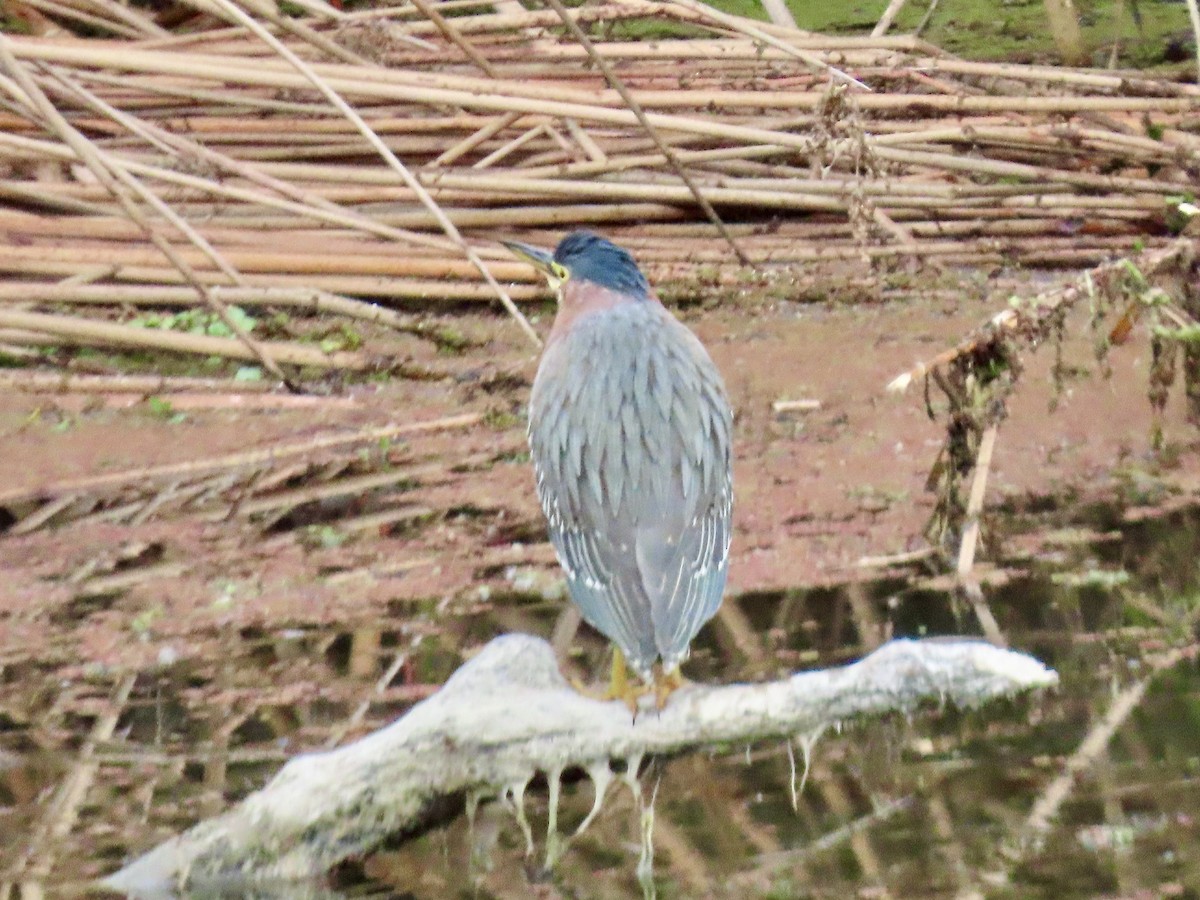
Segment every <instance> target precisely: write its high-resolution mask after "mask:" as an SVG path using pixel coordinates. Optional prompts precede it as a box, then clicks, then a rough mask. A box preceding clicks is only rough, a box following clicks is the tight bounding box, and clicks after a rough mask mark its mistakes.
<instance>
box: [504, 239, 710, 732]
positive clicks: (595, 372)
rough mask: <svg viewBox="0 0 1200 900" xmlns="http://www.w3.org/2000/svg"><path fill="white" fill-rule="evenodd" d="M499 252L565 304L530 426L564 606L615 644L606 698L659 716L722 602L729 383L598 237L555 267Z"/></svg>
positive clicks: (562, 246)
mask: <svg viewBox="0 0 1200 900" xmlns="http://www.w3.org/2000/svg"><path fill="white" fill-rule="evenodd" d="M503 243H504V244H505V245H506V246H507V247H508V248H509V250H511V251H512V252H513V253H514V255H516V256H517V257H518V258H520V259H523V260H524V261H526V262H528V263H530V264H532V265H533V266H534V267H535V268H536V269H537V270H538V271H539V272H541V273H542V274H543V275H544V276H545V277H546V280H547V281H548V282H549V285H550V287H551V289H553V291H554V292H555V294H556V298H557V310H556V314H555V318H554V323H553V325H552V327H551V329H550V333H549V335H548V337H547V340H546V345H545V349H544V351H543V353H542V357H541V361H540V363H539V365H538V370H537V375H536V376H535V378H534V382H533V388H532V391H531V393H530V400H529V427H528V437H529V447H530V456H531V457H532V460H533V467H534V472H535V476H536V485H537V494H538V499H539V501H540V503H541V507H542V511H543V513H544V514H545V517H546V521H547V524H548V528H549V534H550V541H551V543H552V544H553V546H554V549H555V552H556V555H557V557H558V561H559V563H560V564H561V565H562V568H563V570H564V572H565V574H566V581H567V588H568V592H569V594H570V597H571V600H572V601H573V602H574V603H575V605H576V606H577V607H579V610H580V612H581V613H582V615H583V618H584V619H585V620H586V621H587V622H588V623H589V624H591V625H592V626H593V627H594V628H595V629H596V630H598V631H599V632H600V633H602V634H603V635H605V636H606V637H607V638H608V639H609V640H610V641H611V642H612V643H613V645H614V651H613V663H612V674H611V678H610V683H609V688H608V692H607V694H606V695H605V696H606V697H608V698H620V699H623V700H625V701H626V702H627V703H629V704H630V706H631V708H634V709H636V707H637V703H638V702H639V698H640V697H641V696H642V695H644V694H647V693H650V692H651V691H653V692H654V694H655V696H656V698H657V703H658V707H659V708H660V709H661V708H663V706H664V705H665V703H666V700H667V698H668V697H669V696H670V694H671V693H672V692H673V691H674V690H676V689H677V688H679V687H680V686H682V684H683V683H684V679H683V678H682V675H681V674H680V671H679V668H680V665H681V664H682V663H683V661H684V660H685V659H686V658H687V656H688V653H689V648H690V645H691V642H692V640H693V638H695V637H696V634H697V633H698V632H699V631H700V629H701V627H702V626H703V625H704V624H705V623H706V622H707V621H708V620H709V619H711V618H712V617H713V616H714V615H716V613H717V610H718V609H719V607H720V605H721V601H722V599H723V597H724V593H725V584H726V576H727V574H728V569H729V546H730V537H731V531H730V523H731V517H732V512H733V472H732V451H731V441H732V431H733V414H732V411H731V409H730V405H729V399H728V396H727V394H726V391H725V385H724V382H723V381H722V378H721V374H720V372H719V371H718V369H717V367H716V365H715V364H714V363H713V361H712V358H711V357H710V356H709V354H708V351H707V350H705V348H704V345H703V344H702V343H701V342H700V340H699V338H697V337H696V335H695V334H693V333H692V331H691V330H690V329H688V328H687V326H685V325H684V324H683V323H682V322H680V321H679V320H678V319H677V318H675V316H674V315H672V313H671V312H670V311H669V310H668V309H667V308H666V307H665V306H663V304H662V302H661V301H660V300H659V298H658V297H657V295H656V294H655V292H654V291H653V290H652V289H651V287H650V284H649V282H648V281H647V280H646V277H645V275H643V274H642V271H641V270H640V269H639V268H638V265H637V262H636V260H635V259H634V257H633V256H632V254H630V253H629V251H628V250H625V249H624V248H622V247H619V246H617V245H616V244H614V243H612V242H611V241H609V240H607V239H605V238H603V237H601V236H599V235H597V234H594V233H592V232H590V231H573V232H571V233H570V234H568V235H567V236H566V237H564V238H563V239H562V240H561V241H560V242H559V244H558V246H557V247H556V248H555V249H554V251H553V252H550V251H548V250H543V249H540V248H538V247H533V246H530V245H528V244H522V243H518V242H515V241H504V242H503ZM626 664H628V667H629V668H632V669H633V671H634V672H635V673H636V674H637V676H638V677H639V678H640V679H641V682H642V685H641V687H637V686H635V685H633V684H631V683H630V681H629V680H628V672H627V668H626Z"/></svg>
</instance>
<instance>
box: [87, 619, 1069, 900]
mask: <svg viewBox="0 0 1200 900" xmlns="http://www.w3.org/2000/svg"><path fill="white" fill-rule="evenodd" d="M1057 680H1058V677H1057V675H1056V674H1055V673H1054V672H1053V671H1052V670H1049V669H1047V668H1046V667H1045V666H1043V665H1042V664H1041V663H1039V662H1038V661H1037V660H1035V659H1033V658H1031V657H1029V656H1025V655H1023V654H1020V653H1015V652H1011V651H1007V650H1002V649H999V648H997V647H993V646H992V645H990V644H987V643H984V642H981V641H974V640H928V641H906V640H902V641H894V642H892V643H889V644H886V645H885V646H883V647H881V648H880V649H879V650H876V651H875V652H874V653H872V654H871V655H870V656H868V657H866V658H865V659H863V660H861V661H859V662H857V663H854V664H853V665H849V666H845V667H843V668H838V669H828V670H823V671H815V672H802V673H799V674H796V675H793V676H791V677H790V678H786V679H783V680H780V681H775V682H770V683H766V684H737V685H726V686H721V687H701V686H695V685H693V686H688V687H685V688H683V689H682V690H680V691H679V692H677V693H676V694H675V695H673V696H672V698H671V700H670V702H669V703H668V704H667V707H666V709H664V710H662V711H661V712H659V711H656V710H653V709H647V710H644V711H642V712H641V713H639V715H638V716H637V717H636V719H635V718H634V717H632V716H631V715H630V713H629V710H628V709H627V708H626V707H625V706H624V704H622V703H620V702H607V703H605V702H600V701H597V700H592V699H589V698H587V697H585V696H582V695H581V694H579V693H577V692H576V691H575V690H574V689H572V688H571V687H570V685H568V684H567V682H566V681H565V679H564V678H563V676H562V674H561V673H560V672H559V669H558V666H557V663H556V661H555V658H554V653H553V651H552V650H551V648H550V645H549V644H547V643H546V642H545V641H543V640H540V639H539V638H534V637H530V636H527V635H506V636H503V637H499V638H496V639H495V640H493V641H492V642H491V643H489V644H488V645H487V646H486V647H484V648H483V650H482V651H481V652H480V653H479V654H478V655H477V656H476V657H475V658H473V659H472V660H470V661H469V662H467V663H466V664H465V665H463V666H462V667H461V668H460V669H459V670H458V671H457V672H456V673H455V674H454V675H453V676H452V677H451V678H450V679H449V681H447V683H446V685H445V687H444V688H443V689H442V690H441V691H440V692H439V693H437V694H436V695H434V696H433V697H430V698H429V699H428V700H426V701H424V702H423V703H420V704H418V705H417V706H415V707H414V708H413V709H412V710H410V711H409V712H408V713H407V714H406V715H405V716H403V717H401V718H400V719H398V720H397V721H396V722H394V723H392V724H391V725H389V726H387V727H386V728H383V729H381V730H379V731H376V732H374V733H372V734H370V735H368V736H367V737H365V738H363V739H361V740H359V741H357V742H355V743H353V744H350V745H348V746H346V747H342V748H339V749H337V750H332V751H328V752H323V753H309V754H305V755H302V756H298V757H296V758H295V759H293V760H291V761H290V762H289V763H288V764H287V765H285V766H284V768H283V769H282V771H280V772H279V774H278V775H276V776H275V778H273V779H272V780H271V781H270V782H269V783H268V784H267V785H266V786H265V787H264V788H263V789H262V790H260V791H258V792H256V793H255V794H252V795H251V796H250V797H248V798H246V800H244V801H243V802H242V803H240V804H239V805H238V806H236V807H234V808H233V809H231V810H230V811H228V812H226V813H225V814H223V815H221V816H218V817H216V818H214V819H210V820H207V821H204V822H201V823H199V824H198V825H196V826H195V827H193V828H192V829H190V830H189V831H187V832H185V833H184V834H182V835H179V836H177V837H175V838H172V839H171V840H169V841H167V842H165V843H163V844H161V845H159V846H158V847H156V848H155V849H153V850H151V851H150V852H149V853H147V854H145V855H144V856H142V857H140V858H138V859H137V860H135V861H133V862H132V863H130V864H129V865H128V866H126V867H125V868H124V869H122V870H121V871H119V872H117V873H115V874H114V875H112V876H110V877H109V878H108V879H107V880H106V882H105V884H106V886H108V887H110V888H113V889H116V890H120V891H124V892H126V893H130V894H133V895H140V896H147V895H151V894H158V895H161V894H163V893H164V892H172V891H179V890H182V889H187V888H190V889H197V888H202V887H203V886H205V885H212V884H215V883H222V884H224V885H226V886H228V885H229V884H230V883H231V882H232V883H237V882H240V881H243V880H244V881H246V882H252V881H265V880H280V879H298V878H307V877H311V876H314V875H318V874H320V873H322V872H325V871H326V870H328V869H329V868H330V867H331V866H333V865H335V864H336V863H338V862H339V861H341V860H343V859H346V858H348V857H351V856H355V855H360V854H363V853H366V852H368V851H370V850H371V849H372V848H373V847H375V846H377V845H378V844H379V843H380V842H382V841H383V840H384V839H385V838H388V837H392V836H395V835H396V834H398V833H404V832H414V831H417V830H419V829H421V828H422V827H425V826H426V825H427V824H428V823H429V820H430V818H431V817H432V816H433V814H434V813H435V811H437V810H438V809H439V807H444V803H445V801H447V800H449V799H453V798H458V797H466V798H467V806H468V809H473V808H474V807H475V806H476V805H477V804H478V802H479V800H480V799H486V798H502V799H507V800H508V801H509V802H510V803H511V804H512V806H513V809H514V813H516V815H517V817H518V821H520V822H523V823H524V824H523V825H522V830H523V831H525V832H526V837H527V840H532V836H531V833H530V832H529V831H528V828H529V826H528V822H527V821H526V820H525V817H524V813H523V806H522V799H523V796H524V788H525V787H526V786H527V785H528V784H529V783H530V781H531V780H532V779H533V777H534V776H535V775H536V774H537V773H545V774H546V775H547V776H548V778H547V780H548V782H549V783H550V784H551V785H552V789H553V790H554V792H555V793H557V786H558V784H559V778H560V777H561V774H562V773H563V772H565V771H567V770H569V769H581V770H583V771H584V772H585V773H587V774H588V775H589V776H590V777H591V778H592V780H593V783H594V785H595V788H596V802H595V805H594V808H593V811H592V813H591V814H590V815H589V816H588V817H587V819H586V820H585V821H584V823H583V824H582V825H581V826H580V830H582V828H584V827H586V826H587V824H588V823H590V822H591V821H592V819H593V818H594V816H595V815H596V814H597V813H598V812H599V810H600V808H601V805H602V802H603V798H604V795H605V790H606V789H607V787H608V786H609V784H610V783H611V782H612V781H613V780H614V774H613V768H612V763H613V762H619V763H621V764H622V765H623V766H624V771H623V773H622V776H621V777H622V778H624V779H625V780H627V781H628V782H629V783H630V787H631V788H633V789H634V790H635V792H640V787H639V786H638V785H637V783H636V773H637V770H638V763H639V761H640V760H641V759H642V758H643V757H645V756H646V755H653V754H667V753H679V752H683V751H687V750H690V749H694V748H697V747H701V746H706V745H721V744H728V743H739V744H741V743H746V742H749V741H755V740H761V739H764V738H778V737H786V738H788V739H791V738H793V737H795V736H797V735H804V734H813V733H815V732H816V731H817V730H818V729H820V728H822V727H823V726H825V725H827V724H829V723H831V722H843V721H848V720H850V719H854V718H858V717H862V716H868V715H881V714H885V713H889V712H897V711H899V712H907V711H911V710H912V709H914V708H916V707H917V706H918V705H919V704H921V703H923V702H928V701H930V700H933V701H937V702H950V703H953V704H955V705H957V706H964V707H971V706H977V705H979V704H981V703H984V702H986V701H988V700H991V699H994V698H997V697H1002V696H1007V695H1012V694H1015V693H1018V692H1021V691H1027V690H1030V689H1036V688H1044V687H1048V686H1050V685H1053V684H1055V683H1056V682H1057ZM552 800H553V801H557V796H556V797H554V798H552ZM554 805H555V804H554V803H552V806H554ZM555 821H556V819H555V816H554V814H553V812H552V813H551V818H550V831H551V834H550V835H549V836H548V839H547V841H546V845H547V846H546V850H547V863H549V864H553V862H554V861H555V859H556V858H557V857H558V856H559V854H560V853H561V852H562V850H563V849H564V848H565V844H566V840H565V839H564V838H563V837H562V836H560V835H559V834H558V833H557V830H556V827H555ZM642 837H643V841H646V842H647V846H648V838H649V836H648V835H643V836H642Z"/></svg>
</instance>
